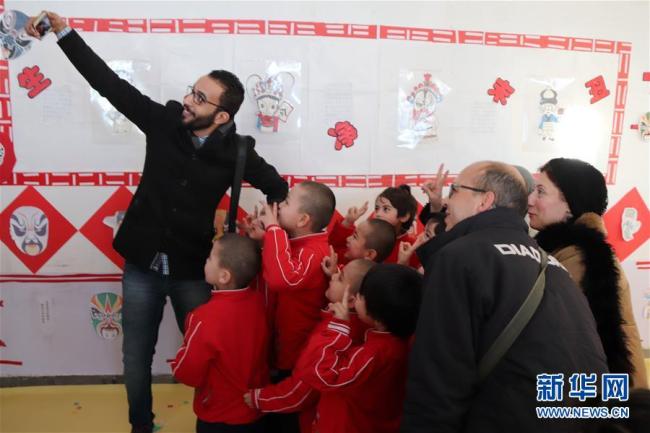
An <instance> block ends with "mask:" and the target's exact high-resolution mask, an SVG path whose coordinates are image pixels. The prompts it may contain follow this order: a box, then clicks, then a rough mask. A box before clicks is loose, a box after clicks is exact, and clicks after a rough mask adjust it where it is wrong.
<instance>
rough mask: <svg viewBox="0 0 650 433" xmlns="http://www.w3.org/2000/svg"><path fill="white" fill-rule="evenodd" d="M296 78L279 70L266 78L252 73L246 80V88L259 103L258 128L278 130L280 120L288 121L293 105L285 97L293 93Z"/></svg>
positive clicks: (261, 129)
mask: <svg viewBox="0 0 650 433" xmlns="http://www.w3.org/2000/svg"><path fill="white" fill-rule="evenodd" d="M295 82H296V79H295V77H294V76H293V74H292V73H290V72H287V71H282V72H279V73H277V74H275V75H271V76H269V77H266V78H262V77H261V76H259V75H257V74H252V75H250V76H249V77H248V79H247V80H246V89H247V91H248V94H249V96H251V99H253V100H255V104H256V105H257V113H256V115H257V129H259V130H260V131H261V132H278V129H279V125H280V121H282V122H283V123H287V120H289V116H290V115H291V113H292V112H293V105H291V103H290V102H289V101H288V100H287V99H285V98H284V95H285V94H289V93H291V89H292V88H293V85H294V84H295Z"/></svg>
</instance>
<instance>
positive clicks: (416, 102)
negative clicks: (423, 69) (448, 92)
mask: <svg viewBox="0 0 650 433" xmlns="http://www.w3.org/2000/svg"><path fill="white" fill-rule="evenodd" d="M442 98H443V96H442V93H441V91H440V89H439V88H438V86H437V85H436V83H434V82H433V81H431V74H429V73H427V74H424V80H423V81H422V82H420V83H418V85H417V86H414V87H413V91H412V92H411V94H410V95H409V96H408V97H407V98H406V99H407V101H408V102H409V103H410V104H411V106H412V108H411V113H410V125H409V126H410V128H411V129H412V130H413V131H415V132H416V133H418V134H419V135H420V136H421V137H422V138H426V137H435V136H437V135H438V134H437V133H438V131H437V129H438V122H437V121H436V118H435V115H434V113H435V111H436V106H437V104H438V103H440V101H442Z"/></svg>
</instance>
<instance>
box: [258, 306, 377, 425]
mask: <svg viewBox="0 0 650 433" xmlns="http://www.w3.org/2000/svg"><path fill="white" fill-rule="evenodd" d="M332 317H333V316H332V313H331V312H329V311H321V321H320V322H319V323H318V325H316V328H314V331H313V332H312V334H311V335H310V336H309V340H308V341H307V345H306V346H305V348H304V349H303V350H302V352H301V353H300V357H299V358H298V360H297V361H296V365H295V366H294V368H293V372H292V374H291V376H289V377H288V378H286V379H284V380H283V381H281V382H279V383H277V384H274V385H267V386H265V387H264V388H262V389H256V390H254V392H253V403H254V404H255V407H256V408H257V409H259V410H260V411H262V412H280V413H290V412H298V411H300V431H302V432H303V433H306V432H310V431H311V426H312V424H313V421H314V417H315V415H316V404H317V403H318V397H319V393H318V391H316V390H315V389H314V388H312V387H311V386H309V385H307V384H306V383H305V382H304V381H303V380H301V379H299V377H304V376H306V375H310V374H314V366H315V365H316V362H317V361H318V359H319V357H320V356H321V353H322V349H323V344H324V341H325V340H324V339H323V337H322V333H323V332H326V331H327V326H328V325H329V323H330V321H331V319H332ZM349 327H350V336H351V339H352V341H353V342H354V343H355V344H360V343H362V342H363V338H364V335H365V332H366V330H367V329H368V325H366V324H365V323H363V322H362V321H361V320H360V319H359V316H358V315H357V314H356V313H350V322H349Z"/></svg>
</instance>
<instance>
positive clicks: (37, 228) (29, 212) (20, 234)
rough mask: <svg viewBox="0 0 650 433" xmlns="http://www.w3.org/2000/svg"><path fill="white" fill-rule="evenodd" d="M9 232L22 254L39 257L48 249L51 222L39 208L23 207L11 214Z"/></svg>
mask: <svg viewBox="0 0 650 433" xmlns="http://www.w3.org/2000/svg"><path fill="white" fill-rule="evenodd" d="M9 232H10V233H11V239H12V240H13V241H14V243H15V244H16V246H17V247H18V248H19V249H20V250H21V251H22V252H24V253H25V254H27V255H30V256H37V255H39V254H41V253H42V252H43V251H44V250H45V248H47V240H48V237H49V220H48V218H47V215H45V214H44V213H43V211H42V210H40V209H39V208H37V207H33V206H21V207H19V208H17V209H16V210H15V211H14V212H13V213H12V214H11V217H10V229H9Z"/></svg>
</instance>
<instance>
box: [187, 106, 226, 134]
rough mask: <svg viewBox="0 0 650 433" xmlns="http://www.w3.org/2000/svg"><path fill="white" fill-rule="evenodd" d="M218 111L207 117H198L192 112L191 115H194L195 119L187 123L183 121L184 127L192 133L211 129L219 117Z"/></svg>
mask: <svg viewBox="0 0 650 433" xmlns="http://www.w3.org/2000/svg"><path fill="white" fill-rule="evenodd" d="M218 112H219V111H218V110H215V112H214V113H212V114H208V115H205V116H197V115H196V114H194V113H193V112H191V111H190V113H192V114H194V117H192V118H191V120H190V121H189V122H185V121H184V120H182V122H183V125H185V128H187V129H188V130H190V131H196V130H200V129H205V128H209V127H210V126H212V125H213V124H214V119H215V117H217V114H218Z"/></svg>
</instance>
